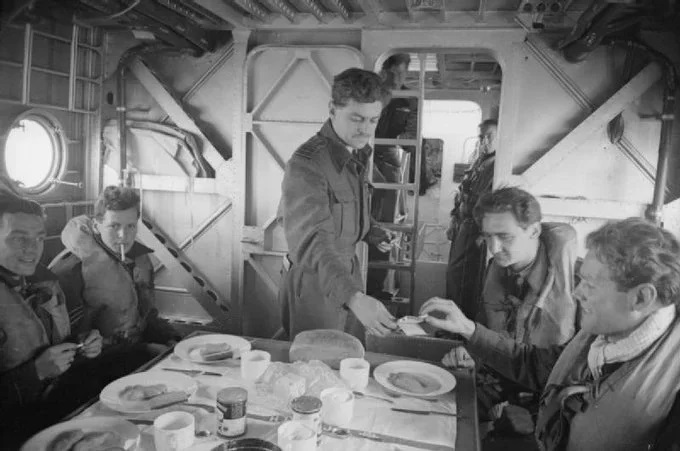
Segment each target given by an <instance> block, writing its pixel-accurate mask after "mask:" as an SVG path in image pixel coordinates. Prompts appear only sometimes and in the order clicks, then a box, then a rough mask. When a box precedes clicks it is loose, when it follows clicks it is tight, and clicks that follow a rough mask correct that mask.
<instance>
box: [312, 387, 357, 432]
mask: <svg viewBox="0 0 680 451" xmlns="http://www.w3.org/2000/svg"><path fill="white" fill-rule="evenodd" d="M320 397H321V403H322V406H321V421H323V422H324V423H326V424H330V425H332V426H338V427H341V428H346V427H349V425H350V423H351V422H352V417H353V416H354V393H352V391H351V390H347V389H346V388H337V387H334V388H327V389H325V390H323V391H322V392H321V396H320Z"/></svg>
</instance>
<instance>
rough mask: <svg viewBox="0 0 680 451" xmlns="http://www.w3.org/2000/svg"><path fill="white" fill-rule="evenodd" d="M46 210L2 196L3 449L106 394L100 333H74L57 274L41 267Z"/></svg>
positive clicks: (0, 382)
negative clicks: (103, 390)
mask: <svg viewBox="0 0 680 451" xmlns="http://www.w3.org/2000/svg"><path fill="white" fill-rule="evenodd" d="M45 235H46V232H45V216H44V213H43V210H42V207H41V206H40V205H39V204H37V203H36V202H33V201H31V200H27V199H23V198H21V197H18V196H16V195H15V194H10V193H6V192H2V193H0V312H1V313H0V448H1V449H15V448H14V447H15V446H18V444H20V443H21V441H23V440H24V439H25V438H27V436H28V435H29V434H31V433H33V432H35V431H36V430H39V429H41V428H43V427H45V426H47V425H49V424H51V423H53V422H55V421H57V420H58V419H59V418H61V417H63V416H64V415H66V414H67V413H68V412H70V411H71V410H74V409H75V408H76V407H78V406H79V405H80V404H82V403H84V402H85V401H86V400H88V399H89V398H91V397H92V396H95V395H96V394H97V393H99V390H101V388H102V387H103V385H104V383H106V382H108V381H107V380H104V379H102V378H101V377H100V376H101V374H100V373H99V372H98V370H97V363H98V362H96V361H97V360H99V359H96V357H98V356H99V355H100V352H101V349H102V337H101V335H100V334H99V332H98V331H97V330H84V331H82V333H80V334H72V333H71V332H72V331H71V328H70V321H69V316H68V312H67V310H66V303H65V300H64V293H63V292H62V290H61V288H60V287H59V283H58V280H57V277H56V276H55V275H54V274H53V273H51V272H50V271H49V270H47V269H46V268H45V267H44V266H42V265H41V264H40V263H39V262H40V257H41V256H42V253H43V244H44V240H45Z"/></svg>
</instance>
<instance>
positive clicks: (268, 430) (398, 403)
mask: <svg viewBox="0 0 680 451" xmlns="http://www.w3.org/2000/svg"><path fill="white" fill-rule="evenodd" d="M201 334H205V332H201V331H197V332H194V333H192V334H191V335H189V337H187V338H191V337H195V336H198V335H201ZM242 338H244V339H246V340H247V341H248V342H249V343H250V345H251V349H253V350H263V351H266V352H268V353H269V354H270V355H271V361H272V362H284V363H288V362H289V350H290V348H291V343H290V342H288V341H280V340H273V339H267V338H257V337H247V336H245V337H242ZM364 359H365V360H367V361H368V362H369V364H370V367H371V373H370V374H371V377H370V379H369V384H368V386H367V387H366V388H365V389H364V390H361V391H360V392H359V393H358V395H357V398H356V399H355V404H354V415H353V418H352V422H351V424H350V425H349V428H348V429H349V431H351V432H352V433H351V434H349V436H347V435H345V434H344V432H345V431H346V430H345V431H343V430H342V429H339V428H330V429H329V428H327V427H324V433H323V434H322V435H321V440H320V443H319V445H318V450H319V451H335V450H338V451H340V450H343V451H344V450H356V451H363V450H366V451H369V450H370V451H373V450H375V451H383V450H385V451H387V450H390V451H396V450H403V451H410V450H419V449H420V450H422V449H429V450H435V451H439V450H442V451H444V450H457V451H458V450H459V451H477V450H479V449H480V441H479V432H478V423H477V400H476V391H475V373H474V370H471V369H459V370H457V369H448V368H444V367H442V366H441V364H440V363H439V362H433V361H429V362H428V361H426V360H420V359H417V358H413V357H403V356H397V355H390V354H382V353H376V352H366V353H365V356H364ZM404 360H407V361H415V362H423V363H429V364H432V365H436V366H439V367H441V368H444V369H445V370H446V371H449V372H450V374H452V375H453V376H454V377H455V380H456V385H455V387H454V388H453V390H451V391H450V392H447V393H444V394H442V395H440V396H437V397H435V398H432V399H429V398H421V397H411V396H403V395H401V396H399V395H396V394H395V393H394V392H391V391H388V390H385V388H384V387H383V386H382V385H380V384H379V383H378V382H377V381H376V380H375V378H374V377H373V370H374V369H375V368H376V367H379V366H380V365H382V364H385V363H388V362H397V361H404ZM147 371H148V372H150V373H149V374H157V373H151V372H163V373H171V374H185V375H188V376H189V377H191V378H192V379H193V380H194V381H195V382H196V384H197V386H198V389H197V390H196V392H195V393H194V394H193V395H192V396H191V398H190V399H189V400H188V401H187V402H185V403H181V404H177V405H172V406H168V407H164V408H160V409H155V410H152V411H149V412H143V413H134V414H130V413H122V412H119V411H117V410H114V409H112V408H110V407H109V406H107V405H106V404H105V403H103V402H102V401H101V400H100V399H98V398H97V399H93V400H91V401H90V402H88V403H86V404H85V405H83V406H81V407H80V408H78V409H77V410H76V411H74V412H72V413H71V414H70V415H69V416H68V417H67V418H66V420H69V419H83V418H94V417H116V418H121V419H125V420H128V421H130V422H132V423H133V424H135V425H136V426H137V427H138V428H139V429H140V440H139V444H138V446H137V449H138V450H139V451H153V450H155V449H156V448H155V445H154V429H153V428H154V426H153V420H154V418H156V417H158V416H159V415H161V414H163V413H166V412H169V411H176V410H184V411H188V412H191V413H193V414H194V416H195V417H196V431H197V432H196V439H195V441H194V444H193V445H192V446H191V447H190V448H188V449H189V450H193V451H213V450H215V451H216V450H221V449H228V448H227V447H225V446H224V444H228V443H229V442H230V440H234V439H230V438H225V437H222V436H220V435H218V434H217V433H216V429H217V416H218V415H219V414H220V413H219V411H218V410H217V409H216V398H217V392H218V391H219V390H221V389H223V388H226V387H234V386H236V387H242V388H245V389H246V390H247V391H248V403H247V412H248V416H247V419H246V421H247V423H246V424H247V430H246V434H245V435H244V436H243V437H245V438H259V439H263V440H267V441H269V442H271V443H274V444H276V443H277V428H278V427H279V426H280V424H281V422H282V421H284V420H286V419H290V411H289V410H288V411H285V410H284V409H281V408H280V406H276V405H275V403H272V402H270V400H271V398H267V397H264V398H263V397H262V396H261V393H260V391H259V388H258V387H259V386H258V385H257V384H256V383H255V382H253V381H247V380H244V379H243V378H242V377H241V372H240V363H239V360H237V359H232V360H229V361H227V362H224V363H219V364H214V363H213V364H210V365H207V364H198V363H195V362H191V361H187V360H186V359H182V358H180V357H179V356H178V355H177V353H173V349H172V348H169V349H168V350H167V351H165V352H163V353H162V354H160V355H158V356H157V357H155V358H154V359H153V360H151V361H149V362H147V363H146V364H145V365H143V366H142V367H140V368H139V369H138V370H137V371H136V372H147ZM335 373H336V374H337V373H338V372H337V371H335ZM149 381H150V382H151V381H152V377H150V378H149ZM413 412H418V413H413ZM338 431H339V432H340V433H337V432H338ZM159 451H161V450H159Z"/></svg>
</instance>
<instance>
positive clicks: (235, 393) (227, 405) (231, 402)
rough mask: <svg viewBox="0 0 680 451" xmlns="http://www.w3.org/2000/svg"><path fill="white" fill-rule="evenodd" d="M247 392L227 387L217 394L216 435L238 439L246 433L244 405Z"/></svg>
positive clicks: (246, 400) (239, 388) (238, 388)
mask: <svg viewBox="0 0 680 451" xmlns="http://www.w3.org/2000/svg"><path fill="white" fill-rule="evenodd" d="M247 402H248V391H247V390H245V389H243V388H241V387H228V388H224V389H222V390H220V391H219V392H218V393H217V434H218V435H221V436H222V437H227V438H232V437H239V436H241V435H243V434H245V433H246V404H247Z"/></svg>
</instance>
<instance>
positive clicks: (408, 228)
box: [378, 222, 418, 232]
mask: <svg viewBox="0 0 680 451" xmlns="http://www.w3.org/2000/svg"><path fill="white" fill-rule="evenodd" d="M378 225H380V226H382V227H385V228H386V229H390V230H395V231H397V232H415V231H416V230H418V228H417V227H416V225H415V224H394V223H392V222H379V223H378Z"/></svg>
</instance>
